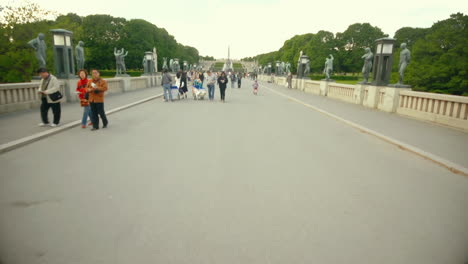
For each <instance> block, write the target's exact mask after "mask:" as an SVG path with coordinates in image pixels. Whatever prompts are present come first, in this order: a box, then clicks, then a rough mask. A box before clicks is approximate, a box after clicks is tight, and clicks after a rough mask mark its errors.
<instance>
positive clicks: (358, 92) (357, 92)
mask: <svg viewBox="0 0 468 264" xmlns="http://www.w3.org/2000/svg"><path fill="white" fill-rule="evenodd" d="M366 87H367V85H365V84H356V88H355V89H354V94H353V101H354V103H355V104H359V105H362V103H363V102H364V94H365V89H366Z"/></svg>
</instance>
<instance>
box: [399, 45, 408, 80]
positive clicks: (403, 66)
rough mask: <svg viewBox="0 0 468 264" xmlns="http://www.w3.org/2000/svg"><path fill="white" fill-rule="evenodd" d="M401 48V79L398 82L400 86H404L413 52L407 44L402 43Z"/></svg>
mask: <svg viewBox="0 0 468 264" xmlns="http://www.w3.org/2000/svg"><path fill="white" fill-rule="evenodd" d="M400 48H401V51H400V63H399V64H398V74H399V75H400V79H399V80H398V84H403V78H404V77H405V70H406V67H407V66H408V64H409V62H410V59H411V52H410V51H409V50H408V49H407V48H406V43H401V46H400Z"/></svg>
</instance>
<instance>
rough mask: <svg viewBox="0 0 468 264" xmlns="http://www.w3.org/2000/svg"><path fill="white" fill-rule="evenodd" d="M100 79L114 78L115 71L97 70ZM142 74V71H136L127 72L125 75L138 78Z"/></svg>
mask: <svg viewBox="0 0 468 264" xmlns="http://www.w3.org/2000/svg"><path fill="white" fill-rule="evenodd" d="M99 72H100V73H101V76H102V77H114V76H115V70H99ZM143 73H144V72H143V71H136V70H128V71H127V74H128V75H130V76H132V77H140V76H141V75H142V74H143Z"/></svg>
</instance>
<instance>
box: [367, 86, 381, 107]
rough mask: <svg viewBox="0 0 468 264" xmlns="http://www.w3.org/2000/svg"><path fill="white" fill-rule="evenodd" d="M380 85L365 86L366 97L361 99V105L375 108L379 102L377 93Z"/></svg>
mask: <svg viewBox="0 0 468 264" xmlns="http://www.w3.org/2000/svg"><path fill="white" fill-rule="evenodd" d="M381 87H382V86H375V85H369V86H367V88H368V92H367V99H366V100H364V101H363V105H364V106H365V107H369V108H377V105H378V103H379V93H380V88H381Z"/></svg>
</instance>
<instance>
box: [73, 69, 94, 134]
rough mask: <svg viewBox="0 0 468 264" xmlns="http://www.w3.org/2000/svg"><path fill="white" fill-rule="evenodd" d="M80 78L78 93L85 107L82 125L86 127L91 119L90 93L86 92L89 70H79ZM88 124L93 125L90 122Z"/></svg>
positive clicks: (77, 86) (77, 87)
mask: <svg viewBox="0 0 468 264" xmlns="http://www.w3.org/2000/svg"><path fill="white" fill-rule="evenodd" d="M78 76H80V80H79V81H78V83H77V85H76V93H77V94H78V98H79V99H80V104H81V106H82V107H83V118H82V119H81V127H82V128H86V122H87V120H88V117H89V119H90V120H91V108H90V106H89V101H88V99H89V94H88V93H87V92H86V86H87V85H88V72H87V71H86V70H80V71H79V72H78ZM88 125H92V123H89V124H88Z"/></svg>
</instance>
